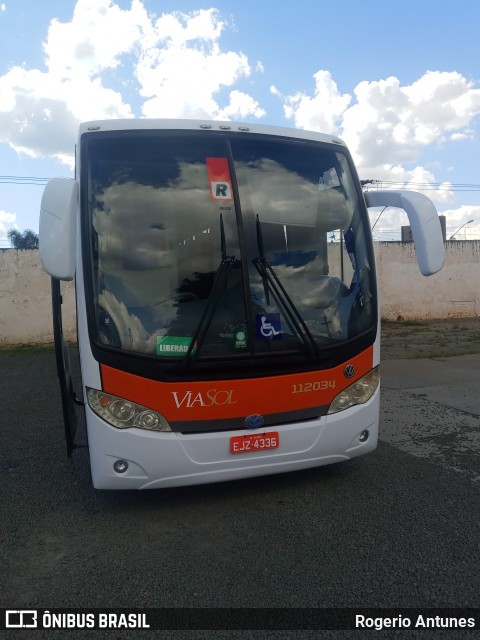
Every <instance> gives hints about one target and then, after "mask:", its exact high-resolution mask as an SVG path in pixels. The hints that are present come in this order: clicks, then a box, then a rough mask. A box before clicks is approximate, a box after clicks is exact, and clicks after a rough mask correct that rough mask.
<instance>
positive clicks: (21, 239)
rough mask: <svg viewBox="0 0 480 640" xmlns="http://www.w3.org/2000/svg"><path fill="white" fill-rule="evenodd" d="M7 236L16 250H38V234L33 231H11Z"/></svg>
mask: <svg viewBox="0 0 480 640" xmlns="http://www.w3.org/2000/svg"><path fill="white" fill-rule="evenodd" d="M7 236H8V239H9V240H10V244H11V245H12V247H13V248H14V249H38V234H37V233H35V231H32V230H31V229H25V231H23V232H22V231H19V230H18V229H9V230H8V231H7Z"/></svg>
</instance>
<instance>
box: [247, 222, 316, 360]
mask: <svg viewBox="0 0 480 640" xmlns="http://www.w3.org/2000/svg"><path fill="white" fill-rule="evenodd" d="M256 227H257V244H258V254H259V257H258V258H254V260H253V264H254V265H255V268H256V269H257V271H258V273H259V275H260V277H261V278H262V282H263V289H264V291H265V300H266V302H267V304H270V293H269V292H270V291H271V292H272V295H273V297H274V298H275V300H276V302H277V304H278V306H279V307H283V309H284V313H285V318H286V320H287V322H288V324H289V326H290V329H292V331H294V332H295V333H296V334H297V335H298V336H299V337H300V339H301V341H302V342H303V344H304V345H305V348H306V349H307V351H308V352H309V353H310V355H311V356H314V357H318V356H319V349H318V345H317V343H316V341H315V338H314V337H313V335H312V332H311V331H310V329H309V328H308V327H307V325H306V324H305V320H304V319H303V318H302V315H301V314H300V312H299V310H298V309H297V307H296V306H295V303H294V302H293V300H292V299H291V298H290V296H289V295H288V292H287V290H286V289H285V287H284V286H283V284H282V283H281V281H280V279H279V277H278V276H277V274H276V273H275V271H274V270H273V268H272V266H271V264H270V263H269V261H268V259H267V257H266V256H265V250H264V245H263V234H262V226H261V224H260V218H259V216H258V214H257V223H256Z"/></svg>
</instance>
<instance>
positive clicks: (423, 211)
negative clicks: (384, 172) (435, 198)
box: [365, 190, 445, 276]
mask: <svg viewBox="0 0 480 640" xmlns="http://www.w3.org/2000/svg"><path fill="white" fill-rule="evenodd" d="M365 202H366V203H367V207H396V208H398V209H403V210H404V211H405V212H406V214H407V216H408V220H409V222H410V228H411V230H412V236H413V242H414V243H415V253H416V254H417V261H418V266H419V267H420V271H421V272H422V274H423V275H424V276H431V275H432V274H434V273H437V271H440V269H441V268H442V266H443V261H444V259H445V247H444V245H443V235H442V228H441V226H440V219H439V217H438V213H437V210H436V209H435V205H434V204H433V202H432V201H431V200H430V199H429V198H427V197H426V196H424V195H423V194H421V193H417V192H416V191H393V190H392V191H390V190H387V191H368V192H367V193H365Z"/></svg>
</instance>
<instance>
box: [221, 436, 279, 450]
mask: <svg viewBox="0 0 480 640" xmlns="http://www.w3.org/2000/svg"><path fill="white" fill-rule="evenodd" d="M279 443H280V439H279V437H278V432H277V431H271V432H270V433H255V434H253V435H251V436H250V435H249V436H233V438H230V453H251V452H252V451H265V450H266V449H278V445H279Z"/></svg>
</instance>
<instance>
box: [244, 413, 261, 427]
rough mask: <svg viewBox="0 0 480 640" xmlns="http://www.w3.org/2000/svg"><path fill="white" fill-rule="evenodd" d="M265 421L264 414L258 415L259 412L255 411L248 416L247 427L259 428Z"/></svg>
mask: <svg viewBox="0 0 480 640" xmlns="http://www.w3.org/2000/svg"><path fill="white" fill-rule="evenodd" d="M263 423H264V419H263V416H260V415H258V413H254V414H252V415H251V416H247V417H246V418H245V427H246V428H247V429H258V428H259V427H262V426H263Z"/></svg>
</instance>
